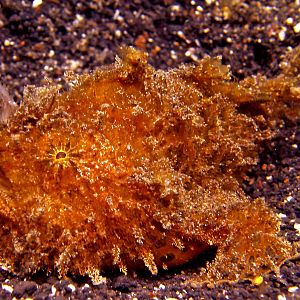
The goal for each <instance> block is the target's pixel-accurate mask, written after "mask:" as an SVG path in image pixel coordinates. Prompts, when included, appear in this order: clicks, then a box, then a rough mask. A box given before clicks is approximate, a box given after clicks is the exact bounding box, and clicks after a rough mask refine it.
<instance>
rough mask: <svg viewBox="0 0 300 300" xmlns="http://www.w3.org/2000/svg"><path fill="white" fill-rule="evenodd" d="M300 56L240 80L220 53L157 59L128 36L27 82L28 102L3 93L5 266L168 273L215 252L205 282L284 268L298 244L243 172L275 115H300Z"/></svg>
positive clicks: (0, 233) (0, 176) (0, 205)
mask: <svg viewBox="0 0 300 300" xmlns="http://www.w3.org/2000/svg"><path fill="white" fill-rule="evenodd" d="M299 53H300V51H299V52H297V55H298V56H297V57H298V58H299ZM299 60H300V59H298V60H294V61H293V62H294V65H293V66H292V65H291V64H288V65H287V66H285V69H284V72H283V73H282V74H281V75H279V76H278V77H276V78H274V79H266V78H265V77H262V76H256V77H251V78H247V79H245V80H242V81H240V82H237V81H232V80H231V75H230V71H229V68H228V67H227V66H224V65H222V64H221V62H220V58H205V59H203V60H202V61H200V63H199V64H198V65H196V66H195V65H181V66H179V67H178V68H177V69H171V70H168V71H164V70H155V69H154V68H153V67H151V66H150V65H149V64H148V62H147V55H146V54H145V53H143V52H139V51H137V50H135V49H133V48H130V47H129V48H125V49H123V51H122V52H121V56H120V57H117V58H116V62H115V63H114V64H113V65H110V66H105V67H102V68H100V69H98V70H96V71H95V72H94V73H93V74H90V75H81V76H75V75H72V76H71V75H69V76H68V80H69V82H68V83H69V88H68V89H67V90H65V91H62V90H61V87H59V86H57V85H54V84H48V85H46V86H44V87H39V88H36V87H27V88H26V89H25V92H24V100H23V102H22V104H21V105H20V106H19V107H15V106H13V104H12V103H11V102H10V103H9V101H7V99H6V98H7V97H4V96H2V99H1V107H2V108H1V118H0V119H1V128H0V222H1V226H0V261H1V263H2V264H6V265H9V266H10V267H11V268H12V269H13V270H14V271H15V272H17V273H21V274H28V273H33V272H36V271H38V270H44V271H46V272H48V273H49V272H54V273H55V272H57V273H58V274H60V275H61V276H64V275H66V274H74V275H86V274H88V275H90V276H92V275H93V274H96V273H97V272H98V273H100V274H101V272H103V271H105V270H111V269H114V268H117V269H121V270H122V271H123V272H124V273H126V272H127V271H128V272H134V271H136V270H140V269H143V268H144V269H148V270H149V271H150V272H151V273H152V274H157V273H158V272H159V271H160V270H162V269H168V268H172V267H174V266H179V265H182V264H184V263H186V262H188V261H190V260H191V259H195V258H197V259H199V260H201V257H202V256H204V255H205V253H208V252H209V251H212V250H214V251H215V258H214V260H213V261H212V262H210V263H209V264H208V265H207V268H206V269H205V270H203V271H201V273H200V274H199V278H200V279H201V280H211V281H218V280H223V279H228V280H237V279H239V278H253V277H254V276H258V275H261V274H264V273H265V272H266V271H269V270H276V269H278V267H279V266H280V264H281V263H282V262H283V261H284V260H285V259H287V258H288V257H290V256H291V255H292V254H293V253H294V250H293V248H295V247H293V246H292V245H291V244H289V243H288V242H287V241H286V240H285V239H284V238H283V237H280V236H279V235H278V233H279V221H278V219H277V217H276V215H275V213H274V212H272V210H271V209H270V208H268V207H267V206H266V204H265V203H264V202H263V201H262V200H260V199H256V200H252V201H251V200H250V199H249V198H248V197H247V196H246V195H245V193H244V192H243V190H242V188H241V180H242V175H243V174H244V172H245V170H247V168H248V167H249V166H251V165H253V164H255V163H256V161H257V156H258V150H259V146H260V144H261V143H262V141H264V140H265V139H268V138H270V137H271V136H272V135H273V134H274V132H275V129H274V128H275V125H274V124H275V123H276V120H278V118H282V117H283V116H285V117H288V118H292V119H295V118H298V117H299V115H300V114H299V102H300V79H299V76H298V77H297V74H298V73H299V68H298V69H297V67H299V66H298V65H300V63H299V64H298V65H297V64H296V62H299ZM295 61H296V62H295ZM295 70H296V71H295ZM297 70H298V71H297ZM296 73H297V74H296ZM0 97H1V94H0ZM4 103H5V105H4Z"/></svg>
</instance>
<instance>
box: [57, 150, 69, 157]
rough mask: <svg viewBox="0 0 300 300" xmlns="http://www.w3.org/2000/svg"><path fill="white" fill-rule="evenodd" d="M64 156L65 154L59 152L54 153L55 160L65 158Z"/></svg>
mask: <svg viewBox="0 0 300 300" xmlns="http://www.w3.org/2000/svg"><path fill="white" fill-rule="evenodd" d="M66 156H67V154H66V152H63V151H59V152H57V153H56V156H55V159H62V158H66Z"/></svg>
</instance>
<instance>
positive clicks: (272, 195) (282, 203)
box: [0, 0, 300, 300]
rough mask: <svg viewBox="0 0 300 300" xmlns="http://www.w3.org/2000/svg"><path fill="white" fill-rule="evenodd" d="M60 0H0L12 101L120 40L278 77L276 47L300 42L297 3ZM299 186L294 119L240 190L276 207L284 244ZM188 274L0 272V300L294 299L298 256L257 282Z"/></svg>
mask: <svg viewBox="0 0 300 300" xmlns="http://www.w3.org/2000/svg"><path fill="white" fill-rule="evenodd" d="M221 2H222V3H223V5H221V4H220V3H221ZM60 3H62V1H57V0H48V1H45V0H44V1H42V0H39V1H37V0H35V1H33V2H32V1H10V0H0V5H1V6H0V51H1V54H0V70H1V72H0V74H1V81H2V82H3V83H4V84H6V85H7V87H8V89H9V91H10V93H11V94H12V95H13V96H14V98H15V100H16V101H18V102H19V101H20V100H21V98H22V92H23V87H24V86H25V85H27V84H42V83H43V81H44V79H45V77H47V78H49V79H50V80H54V81H56V82H59V83H61V84H64V82H63V80H62V79H61V78H62V75H63V73H64V72H65V71H70V70H71V71H74V72H76V73H83V72H85V71H88V70H92V69H94V68H96V67H97V66H100V65H102V64H104V63H110V62H112V61H113V60H114V55H115V53H116V52H117V49H118V48H119V47H120V46H121V45H134V46H136V47H139V48H142V49H145V50H146V51H147V52H149V53H150V62H151V63H152V64H153V65H154V66H156V67H160V68H167V67H175V66H177V65H178V64H179V63H181V62H197V61H198V60H199V59H201V57H203V56H205V55H211V56H215V55H222V57H223V62H224V63H229V64H231V66H232V72H233V74H234V75H235V76H236V77H239V78H243V77H244V76H248V75H251V74H257V73H258V72H260V73H262V74H265V75H267V76H273V75H275V74H278V73H279V71H280V69H279V62H280V60H281V58H282V56H283V55H284V53H286V52H287V51H289V49H291V48H293V47H295V46H296V45H298V44H299V43H300V1H299V0H293V1H229V0H228V1H219V2H218V1H213V0H206V1H193V0H192V1H190V2H188V1H178V2H175V1H172V0H165V1H140V0H134V1H83V0H82V1H75V0H74V1H63V3H64V4H60ZM224 3H225V4H226V5H227V6H226V5H224ZM234 3H235V4H234ZM299 183H300V129H299V123H298V124H286V125H285V127H283V128H281V129H280V132H279V134H278V137H277V138H275V139H274V140H272V141H271V142H269V143H268V144H266V145H265V148H264V150H263V152H262V155H261V161H260V164H259V165H257V166H256V167H255V168H253V170H251V171H250V172H249V173H248V174H247V177H245V181H244V188H245V190H246V192H247V194H248V195H249V196H250V197H252V198H256V197H264V198H265V201H266V202H267V203H268V204H269V205H270V206H271V207H273V208H274V210H275V211H276V212H277V213H278V214H279V216H280V217H281V219H282V227H281V233H282V234H283V235H284V236H286V237H287V239H288V240H289V241H298V240H300V228H299V227H300V225H299V224H300V191H299ZM196 272H197V266H192V265H190V266H186V267H185V268H182V269H179V270H176V271H174V272H170V273H165V274H163V275H161V276H156V277H152V276H150V275H147V274H140V275H139V276H137V277H135V278H133V277H126V276H122V275H119V274H113V275H112V274H110V275H108V276H107V278H106V282H104V283H101V284H99V285H93V284H92V283H91V282H90V281H89V280H88V279H87V278H73V279H69V280H62V281H60V280H58V279H57V278H55V277H47V276H46V275H45V274H38V275H35V276H33V277H31V278H18V277H16V276H14V275H12V274H10V273H9V272H7V271H5V270H3V269H2V270H0V282H1V285H0V299H11V298H13V297H16V298H22V297H24V298H26V297H29V298H34V299H53V298H55V299H65V298H71V299H88V298H92V299H105V298H112V299H115V298H118V299H120V298H121V299H128V298H137V299H149V298H153V299H155V298H157V299H167V298H169V299H170V298H175V299H189V298H192V299H199V298H203V299H212V298H214V299H258V298H262V299H278V300H284V299H300V288H298V287H297V286H300V260H299V259H298V260H293V261H288V262H286V263H285V264H284V265H283V266H282V268H281V273H280V276H275V274H268V275H266V276H265V277H264V278H263V282H262V283H261V284H260V285H253V284H251V282H248V281H243V282H239V283H234V284H232V283H231V284H229V283H228V284H220V285H210V284H208V285H207V284H206V285H204V286H202V287H198V286H197V285H196V284H185V283H184V282H185V280H187V279H190V278H191V277H192V275H193V273H196Z"/></svg>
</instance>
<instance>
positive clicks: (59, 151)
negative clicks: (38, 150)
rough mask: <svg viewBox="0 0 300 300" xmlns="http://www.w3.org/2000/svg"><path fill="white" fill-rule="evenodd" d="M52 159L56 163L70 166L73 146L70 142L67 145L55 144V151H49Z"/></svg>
mask: <svg viewBox="0 0 300 300" xmlns="http://www.w3.org/2000/svg"><path fill="white" fill-rule="evenodd" d="M49 156H50V159H51V161H52V163H53V164H54V165H57V166H62V167H68V166H70V156H71V147H70V143H67V144H66V145H65V146H62V145H60V146H59V147H55V146H53V151H52V152H51V153H49Z"/></svg>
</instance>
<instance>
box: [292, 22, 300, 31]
mask: <svg viewBox="0 0 300 300" xmlns="http://www.w3.org/2000/svg"><path fill="white" fill-rule="evenodd" d="M293 30H294V32H295V33H299V32H300V23H298V24H296V25H295V26H294V27H293Z"/></svg>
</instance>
